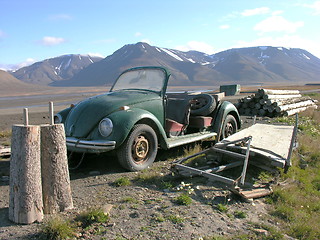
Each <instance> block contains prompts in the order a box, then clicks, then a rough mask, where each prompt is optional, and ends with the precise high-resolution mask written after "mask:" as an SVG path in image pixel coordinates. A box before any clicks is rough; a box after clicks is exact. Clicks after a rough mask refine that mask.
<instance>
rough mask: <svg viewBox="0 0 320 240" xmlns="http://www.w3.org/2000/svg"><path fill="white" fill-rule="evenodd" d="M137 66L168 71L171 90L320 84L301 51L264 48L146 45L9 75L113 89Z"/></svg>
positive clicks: (318, 68)
mask: <svg viewBox="0 0 320 240" xmlns="http://www.w3.org/2000/svg"><path fill="white" fill-rule="evenodd" d="M136 66H164V67H166V68H168V69H169V70H170V72H171V73H172V79H171V80H170V83H169V84H170V85H171V86H219V85H221V84H235V83H237V84H242V85H250V84H262V83H263V84H276V83H282V84H305V83H319V82H320V59H319V58H317V57H315V56H314V55H312V54H311V53H309V52H307V51H306V50H303V49H297V48H291V49H288V48H282V47H271V46H263V47H262V46H260V47H249V48H238V49H229V50H226V51H222V52H219V53H216V54H213V55H208V54H205V53H202V52H197V51H188V52H182V51H178V50H174V49H168V48H160V47H156V46H151V45H149V44H147V43H142V42H139V43H136V44H128V45H125V46H123V47H122V48H120V49H118V50H117V51H115V52H114V53H113V54H112V55H110V56H108V57H106V58H104V59H102V58H98V57H91V56H84V55H72V54H71V55H63V56H60V57H56V58H51V59H46V60H44V61H41V62H37V63H34V64H32V65H30V66H27V67H24V68H21V69H18V70H16V71H13V72H9V73H10V74H12V75H13V76H14V77H15V78H17V79H19V80H21V81H23V82H26V83H33V84H40V85H48V86H62V87H63V86H65V87H69V86H105V85H111V84H112V83H113V82H114V80H115V79H116V78H117V76H118V75H119V74H120V73H121V72H122V71H123V70H125V69H127V68H130V67H136ZM1 81H2V77H1V75H0V83H1Z"/></svg>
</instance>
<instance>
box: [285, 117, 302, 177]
mask: <svg viewBox="0 0 320 240" xmlns="http://www.w3.org/2000/svg"><path fill="white" fill-rule="evenodd" d="M298 121H299V117H298V113H296V121H295V124H294V128H293V133H292V137H291V142H290V148H289V153H288V157H287V159H286V162H285V165H284V171H285V172H287V171H288V169H289V167H290V166H291V161H290V159H291V156H292V151H293V147H294V143H295V141H296V137H297V132H298Z"/></svg>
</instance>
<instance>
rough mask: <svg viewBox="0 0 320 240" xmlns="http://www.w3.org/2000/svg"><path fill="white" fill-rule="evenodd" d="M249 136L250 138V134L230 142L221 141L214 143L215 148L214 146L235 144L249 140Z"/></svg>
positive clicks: (220, 146)
mask: <svg viewBox="0 0 320 240" xmlns="http://www.w3.org/2000/svg"><path fill="white" fill-rule="evenodd" d="M249 138H250V136H249V137H244V138H240V139H238V140H234V141H230V142H219V143H217V144H216V145H214V146H213V148H214V147H216V148H223V147H225V146H228V145H230V144H234V143H238V142H242V141H245V142H247V141H248V140H249Z"/></svg>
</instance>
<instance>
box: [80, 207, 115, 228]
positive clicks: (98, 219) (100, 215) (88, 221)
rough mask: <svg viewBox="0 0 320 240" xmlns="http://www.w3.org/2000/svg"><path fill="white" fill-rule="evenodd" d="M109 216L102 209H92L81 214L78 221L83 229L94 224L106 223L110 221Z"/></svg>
mask: <svg viewBox="0 0 320 240" xmlns="http://www.w3.org/2000/svg"><path fill="white" fill-rule="evenodd" d="M109 219H110V218H109V215H108V214H105V213H104V212H103V210H102V209H100V208H91V209H89V210H87V211H85V212H83V213H81V214H80V215H79V216H78V217H77V220H78V221H80V222H81V225H82V227H84V228H85V227H87V226H90V225H92V224H93V223H105V222H108V221H109Z"/></svg>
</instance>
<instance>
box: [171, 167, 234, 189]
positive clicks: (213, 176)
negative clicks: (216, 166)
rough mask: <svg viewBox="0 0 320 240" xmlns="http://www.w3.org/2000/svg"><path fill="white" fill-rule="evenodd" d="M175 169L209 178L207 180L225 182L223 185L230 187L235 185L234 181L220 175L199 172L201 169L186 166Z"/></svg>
mask: <svg viewBox="0 0 320 240" xmlns="http://www.w3.org/2000/svg"><path fill="white" fill-rule="evenodd" d="M174 167H175V168H176V169H180V170H183V171H186V172H190V173H194V174H197V175H200V176H204V177H207V178H209V179H211V180H215V181H219V182H223V183H226V184H229V185H234V183H235V182H234V180H233V179H230V178H226V177H223V176H219V175H217V174H213V173H208V172H205V171H202V170H199V169H196V168H192V167H188V166H185V165H181V164H175V165H174Z"/></svg>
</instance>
